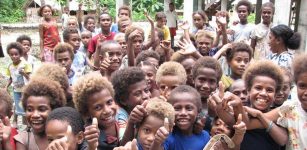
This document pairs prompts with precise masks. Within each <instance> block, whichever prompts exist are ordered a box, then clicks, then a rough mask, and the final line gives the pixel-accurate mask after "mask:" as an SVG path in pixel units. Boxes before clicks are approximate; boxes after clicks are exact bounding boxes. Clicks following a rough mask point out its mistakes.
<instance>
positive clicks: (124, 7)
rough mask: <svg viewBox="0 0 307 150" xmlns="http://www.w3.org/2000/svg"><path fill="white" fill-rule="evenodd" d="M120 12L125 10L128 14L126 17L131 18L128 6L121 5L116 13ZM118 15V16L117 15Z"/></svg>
mask: <svg viewBox="0 0 307 150" xmlns="http://www.w3.org/2000/svg"><path fill="white" fill-rule="evenodd" d="M121 10H127V11H128V12H129V13H128V16H129V17H131V9H130V7H129V6H127V5H123V6H121V7H119V8H118V13H119V12H120V11H121ZM118 15H119V14H118Z"/></svg>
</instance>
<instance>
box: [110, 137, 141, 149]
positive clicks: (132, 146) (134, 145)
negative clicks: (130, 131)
mask: <svg viewBox="0 0 307 150" xmlns="http://www.w3.org/2000/svg"><path fill="white" fill-rule="evenodd" d="M113 150H138V147H137V142H136V139H133V140H132V141H129V142H128V143H126V145H125V146H120V147H115V148H114V149H113Z"/></svg>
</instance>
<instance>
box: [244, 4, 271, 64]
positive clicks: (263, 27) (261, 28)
mask: <svg viewBox="0 0 307 150" xmlns="http://www.w3.org/2000/svg"><path fill="white" fill-rule="evenodd" d="M274 11H275V7H274V4H273V3H271V2H267V3H264V4H262V6H261V18H262V22H261V23H259V24H257V25H256V26H255V28H254V29H253V30H252V32H251V37H250V38H251V39H252V40H251V47H252V48H253V49H254V52H253V53H254V57H253V58H254V59H255V60H261V59H265V58H266V57H268V56H269V55H270V54H271V51H270V47H269V35H270V34H269V32H270V28H271V26H272V24H271V22H272V18H273V15H274Z"/></svg>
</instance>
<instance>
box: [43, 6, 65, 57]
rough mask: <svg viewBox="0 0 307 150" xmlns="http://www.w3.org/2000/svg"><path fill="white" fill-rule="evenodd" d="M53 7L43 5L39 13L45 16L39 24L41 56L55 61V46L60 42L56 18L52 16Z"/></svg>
mask: <svg viewBox="0 0 307 150" xmlns="http://www.w3.org/2000/svg"><path fill="white" fill-rule="evenodd" d="M53 14H54V13H53V9H52V8H51V6H50V5H44V6H41V7H40V9H39V10H38V15H39V16H40V17H43V19H42V20H41V22H40V24H39V37H40V43H39V46H40V51H41V52H40V58H41V59H42V61H46V62H53V61H54V57H53V48H54V47H55V46H56V45H57V44H58V43H59V42H60V36H59V31H58V27H57V24H56V20H55V19H53V18H52V15H53Z"/></svg>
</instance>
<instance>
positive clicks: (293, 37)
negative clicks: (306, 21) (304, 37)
mask: <svg viewBox="0 0 307 150" xmlns="http://www.w3.org/2000/svg"><path fill="white" fill-rule="evenodd" d="M269 37H270V42H269V45H270V47H271V51H272V54H271V55H269V56H268V58H267V59H269V60H272V61H273V62H274V63H275V64H277V65H278V66H281V67H285V68H287V69H289V70H290V69H291V64H292V60H293V53H292V52H290V51H289V50H288V49H292V50H296V49H298V48H299V47H300V42H301V36H300V34H299V33H298V32H294V31H292V29H291V28H290V27H288V26H286V25H283V24H280V25H277V26H275V27H273V28H271V32H270V35H269Z"/></svg>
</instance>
